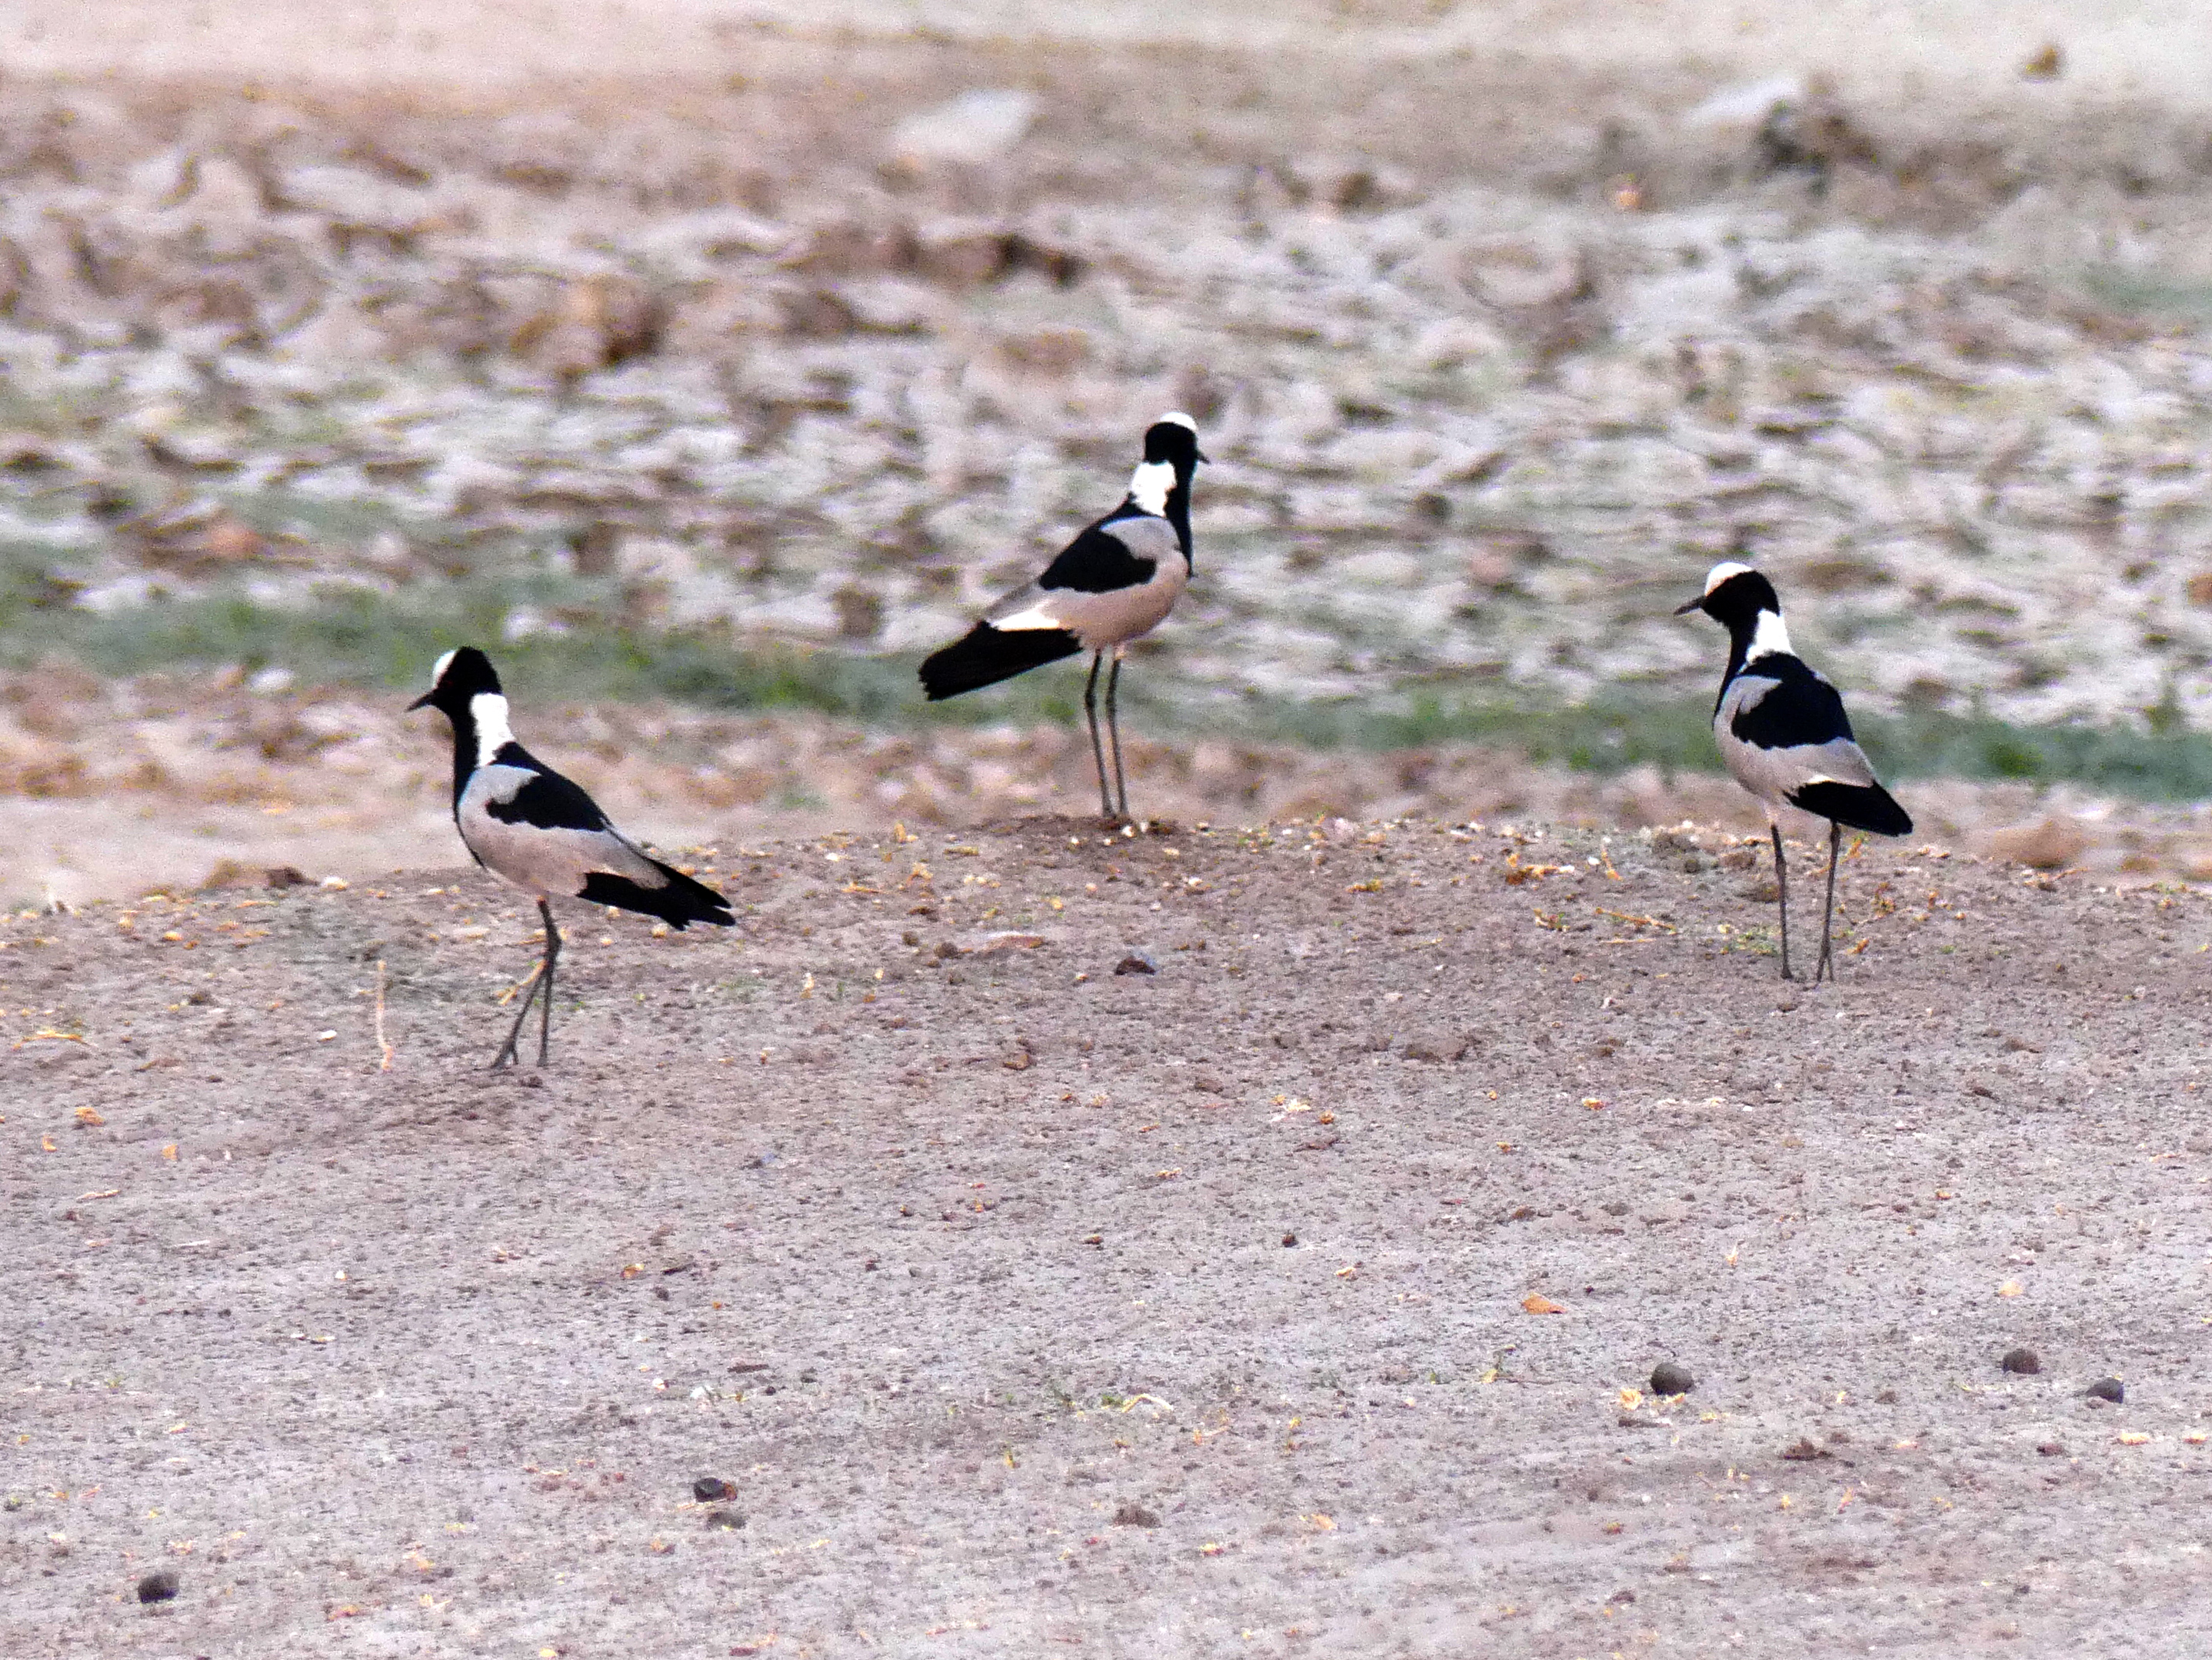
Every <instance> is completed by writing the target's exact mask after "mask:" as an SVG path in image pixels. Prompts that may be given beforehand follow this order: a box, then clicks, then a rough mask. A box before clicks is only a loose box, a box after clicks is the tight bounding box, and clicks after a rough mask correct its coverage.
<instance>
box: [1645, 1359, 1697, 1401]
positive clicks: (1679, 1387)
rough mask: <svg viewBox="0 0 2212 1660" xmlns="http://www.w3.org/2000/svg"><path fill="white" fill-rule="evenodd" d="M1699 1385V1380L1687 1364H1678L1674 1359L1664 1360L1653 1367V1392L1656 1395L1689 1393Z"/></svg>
mask: <svg viewBox="0 0 2212 1660" xmlns="http://www.w3.org/2000/svg"><path fill="white" fill-rule="evenodd" d="M1697 1387H1698V1380H1697V1379H1696V1378H1694V1377H1691V1376H1690V1372H1689V1368H1688V1367H1686V1366H1678V1365H1675V1364H1674V1362H1673V1361H1672V1360H1662V1361H1661V1362H1660V1363H1659V1364H1658V1365H1656V1366H1654V1367H1652V1368H1651V1393H1652V1394H1654V1395H1687V1394H1688V1393H1689V1392H1690V1391H1691V1390H1692V1389H1695V1388H1697Z"/></svg>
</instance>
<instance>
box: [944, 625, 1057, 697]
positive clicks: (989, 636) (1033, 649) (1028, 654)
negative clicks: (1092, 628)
mask: <svg viewBox="0 0 2212 1660" xmlns="http://www.w3.org/2000/svg"><path fill="white" fill-rule="evenodd" d="M1082 649H1083V642H1081V641H1080V640H1078V639H1077V638H1076V637H1075V636H1074V635H1072V634H1070V633H1069V632H1068V631H1067V630H1066V629H994V628H993V627H992V626H991V625H990V624H989V623H976V624H975V627H974V628H972V629H969V630H968V632H967V633H965V634H963V635H961V636H960V638H959V639H957V640H956V641H954V642H952V643H951V645H949V646H947V647H945V648H944V649H943V650H941V651H936V652H932V653H931V654H929V655H928V656H927V658H925V659H923V660H922V665H921V689H922V691H923V692H924V693H925V694H926V695H927V698H928V700H929V701H930V702H933V703H937V702H943V701H944V700H945V699H946V698H948V697H957V696H959V695H960V694H961V693H962V692H963V691H975V690H979V689H981V688H982V687H984V686H991V685H996V684H998V683H999V682H1000V681H1001V680H1011V679H1012V678H1014V676H1016V675H1018V674H1026V673H1027V672H1029V671H1030V670H1031V669H1035V668H1042V667H1043V666H1044V665H1046V664H1047V663H1056V662H1058V661H1059V660H1060V659H1061V658H1063V657H1073V656H1074V655H1075V654H1076V653H1078V652H1079V651H1081V650H1082Z"/></svg>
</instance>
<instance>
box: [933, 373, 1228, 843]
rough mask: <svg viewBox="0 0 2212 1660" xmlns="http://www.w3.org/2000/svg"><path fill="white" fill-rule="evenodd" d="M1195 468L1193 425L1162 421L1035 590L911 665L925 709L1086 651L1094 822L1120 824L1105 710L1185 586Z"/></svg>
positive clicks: (1125, 810) (1125, 792) (1174, 416)
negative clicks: (1098, 817)
mask: <svg viewBox="0 0 2212 1660" xmlns="http://www.w3.org/2000/svg"><path fill="white" fill-rule="evenodd" d="M1205 459H1206V457H1205V456H1204V455H1203V454H1201V453H1200V451H1199V447H1198V423H1196V422H1194V421H1193V420H1192V419H1191V418H1190V417H1188V415H1184V414H1182V413H1180V412H1170V413H1169V414H1166V415H1163V416H1162V417H1160V418H1159V419H1158V420H1157V421H1155V422H1154V423H1152V426H1151V427H1150V428H1148V429H1146V433H1145V459H1144V460H1143V461H1142V462H1141V463H1139V465H1138V467H1137V471H1136V472H1135V473H1134V474H1133V476H1132V477H1131V478H1130V480H1129V493H1128V495H1127V496H1124V497H1123V498H1122V501H1121V506H1120V507H1118V508H1115V509H1114V511H1113V512H1111V513H1109V514H1107V515H1106V516H1105V517H1104V518H1103V519H1101V520H1097V522H1095V523H1093V524H1091V525H1089V526H1085V529H1084V531H1083V533H1082V534H1081V535H1079V536H1078V537H1077V538H1075V539H1074V540H1073V542H1070V543H1069V544H1067V545H1066V547H1065V548H1063V549H1061V550H1060V553H1059V554H1058V556H1055V557H1054V560H1053V562H1051V563H1050V564H1048V565H1047V566H1046V567H1045V569H1044V571H1043V574H1042V575H1040V576H1039V577H1038V578H1037V580H1036V581H1034V582H1032V583H1030V585H1029V586H1028V587H1025V588H1023V589H1022V590H1021V591H1020V592H1019V593H1012V594H1009V595H1008V596H1007V597H1006V599H1002V600H1000V602H999V603H998V604H997V605H994V606H992V607H991V609H990V610H989V611H987V612H986V613H985V614H984V617H983V620H982V621H981V622H980V623H976V624H975V627H974V628H972V629H969V630H968V632H967V633H966V634H965V635H963V636H962V637H961V638H960V639H958V640H957V641H955V642H953V643H952V644H951V645H949V646H947V647H945V648H944V649H943V650H942V651H939V652H936V653H934V654H932V655H931V656H930V657H929V658H928V659H927V660H926V661H925V662H924V663H923V664H922V666H921V684H922V689H923V690H925V691H926V692H927V693H928V695H929V700H930V702H938V701H939V699H941V698H946V697H957V696H959V695H960V694H961V693H962V692H963V691H974V690H975V689H976V688H977V687H979V686H988V685H994V684H997V683H998V682H999V681H1001V680H1006V679H1011V678H1012V677H1013V676H1015V675H1017V674H1021V673H1024V672H1027V671H1029V670H1030V669H1033V668H1037V667H1040V666H1042V665H1044V664H1046V663H1054V662H1058V661H1059V660H1060V659H1061V658H1063V657H1073V656H1074V655H1075V654H1077V653H1078V652H1084V651H1087V652H1089V653H1090V654H1091V678H1089V679H1088V680H1087V681H1085V683H1084V687H1083V712H1084V714H1085V715H1086V716H1087V717H1088V718H1089V720H1090V722H1091V760H1092V762H1093V763H1096V765H1097V769H1098V805H1099V811H1100V812H1103V814H1104V815H1105V816H1106V818H1107V819H1108V820H1109V822H1111V821H1113V820H1115V819H1116V818H1127V817H1128V816H1129V789H1128V786H1127V783H1126V782H1125V781H1123V779H1122V776H1121V726H1120V722H1119V721H1118V719H1117V717H1116V713H1115V693H1116V691H1117V690H1119V688H1120V685H1121V654H1122V652H1123V650H1124V649H1125V648H1127V645H1128V643H1129V642H1131V641H1132V640H1135V639H1137V638H1139V636H1141V635H1146V634H1149V633H1151V632H1152V629H1156V628H1158V626H1159V625H1160V623H1162V622H1163V621H1164V620H1165V619H1166V617H1167V614H1168V612H1169V611H1172V610H1173V609H1174V608H1175V602H1176V599H1178V598H1180V597H1181V596H1182V591H1183V589H1184V587H1186V586H1188V583H1189V581H1190V575H1191V549H1190V480H1191V475H1192V474H1193V473H1194V472H1195V471H1197V467H1198V464H1199V463H1200V461H1203V460H1205ZM1109 652H1111V653H1112V654H1113V658H1114V666H1113V670H1112V672H1110V673H1109V674H1108V676H1107V677H1106V730H1107V734H1108V736H1109V738H1110V739H1112V742H1113V747H1114V791H1113V792H1109V790H1108V788H1107V783H1106V754H1105V751H1104V750H1103V749H1102V748H1101V747H1100V745H1099V742H1098V702H1097V697H1098V667H1099V665H1100V664H1101V663H1102V662H1103V661H1104V660H1105V658H1106V655H1107V654H1108V653H1109Z"/></svg>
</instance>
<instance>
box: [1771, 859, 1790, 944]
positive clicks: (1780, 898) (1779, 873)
mask: <svg viewBox="0 0 2212 1660" xmlns="http://www.w3.org/2000/svg"><path fill="white" fill-rule="evenodd" d="M1773 830H1774V891H1775V896H1776V899H1777V902H1778V903H1779V904H1780V905H1781V907H1782V977H1783V978H1784V980H1787V979H1789V978H1790V866H1789V865H1788V864H1787V863H1786V862H1785V861H1784V859H1783V857H1782V826H1781V825H1779V824H1777V825H1775V826H1773Z"/></svg>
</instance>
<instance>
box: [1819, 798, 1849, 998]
mask: <svg viewBox="0 0 2212 1660" xmlns="http://www.w3.org/2000/svg"><path fill="white" fill-rule="evenodd" d="M1843 840H1844V827H1843V826H1842V825H1841V824H1838V823H1837V822H1836V821H1835V820H1834V819H1832V818H1831V819H1830V820H1829V821H1828V908H1827V909H1826V910H1824V911H1822V912H1821V913H1820V961H1819V962H1818V963H1817V964H1814V968H1813V983H1814V985H1816V986H1817V985H1819V984H1820V976H1821V975H1823V974H1826V975H1827V976H1828V977H1829V978H1830V979H1833V978H1834V977H1835V973H1836V968H1835V958H1834V955H1833V953H1832V952H1831V951H1830V950H1829V947H1828V924H1829V923H1830V921H1832V920H1833V918H1834V916H1835V915H1836V854H1837V852H1838V849H1839V848H1841V847H1842V845H1843Z"/></svg>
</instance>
